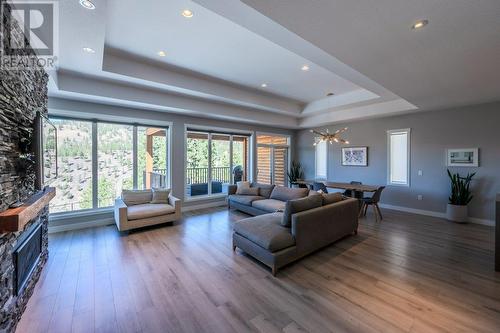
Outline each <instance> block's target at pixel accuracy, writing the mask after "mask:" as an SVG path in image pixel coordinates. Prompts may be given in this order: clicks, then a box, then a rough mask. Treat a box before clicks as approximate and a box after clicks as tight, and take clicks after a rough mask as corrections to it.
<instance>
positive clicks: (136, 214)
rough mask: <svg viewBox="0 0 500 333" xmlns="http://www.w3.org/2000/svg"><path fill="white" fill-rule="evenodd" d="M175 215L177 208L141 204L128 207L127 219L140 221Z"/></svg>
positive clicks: (164, 205) (165, 205)
mask: <svg viewBox="0 0 500 333" xmlns="http://www.w3.org/2000/svg"><path fill="white" fill-rule="evenodd" d="M172 213H175V208H174V207H172V206H170V205H167V204H150V203H147V204H141V205H133V206H130V207H127V219H128V220H129V221H131V220H140V219H146V218H148V217H155V216H162V215H167V214H172Z"/></svg>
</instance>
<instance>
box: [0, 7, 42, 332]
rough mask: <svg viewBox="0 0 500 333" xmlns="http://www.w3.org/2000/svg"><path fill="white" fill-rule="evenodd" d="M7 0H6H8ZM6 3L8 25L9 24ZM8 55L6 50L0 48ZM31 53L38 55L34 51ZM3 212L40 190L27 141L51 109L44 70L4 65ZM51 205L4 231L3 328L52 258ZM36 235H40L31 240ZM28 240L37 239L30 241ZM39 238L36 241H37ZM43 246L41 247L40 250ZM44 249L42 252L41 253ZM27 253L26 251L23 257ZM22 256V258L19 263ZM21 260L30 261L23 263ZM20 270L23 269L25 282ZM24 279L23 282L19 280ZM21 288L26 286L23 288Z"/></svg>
mask: <svg viewBox="0 0 500 333" xmlns="http://www.w3.org/2000/svg"><path fill="white" fill-rule="evenodd" d="M4 2H5V1H4V0H1V3H2V5H3V4H4ZM8 10H10V8H9V7H8V6H7V7H4V11H3V13H2V14H3V16H2V25H4V24H6V18H7V17H8V16H7V15H8V14H9V13H7V11H8ZM11 24H14V25H16V27H17V28H16V29H15V30H16V32H15V33H12V34H9V35H8V36H7V35H4V34H3V29H0V38H1V39H2V44H1V45H4V46H5V47H9V46H10V45H13V44H20V43H22V42H23V40H24V35H23V33H22V32H21V29H20V28H19V26H18V25H17V23H16V22H11ZM0 52H1V54H4V50H3V49H2V50H0ZM31 54H34V53H33V51H31ZM0 77H1V80H0V213H2V212H5V211H7V209H8V208H9V206H10V205H11V204H12V203H14V202H16V201H18V200H20V201H23V202H24V201H26V200H27V199H28V198H30V197H32V196H33V195H34V194H35V171H34V169H33V168H29V167H27V166H26V164H25V163H22V156H23V154H25V153H26V152H25V151H23V149H25V148H23V144H22V141H23V140H26V139H28V140H29V139H31V137H32V134H33V128H34V126H33V122H34V119H35V114H36V112H37V111H39V112H41V113H42V114H47V81H48V76H47V74H46V73H45V72H44V71H42V70H19V71H14V70H3V69H2V70H0ZM47 224H48V208H47V206H43V207H41V209H39V210H37V215H36V216H35V217H34V218H33V219H32V220H31V221H30V222H28V223H27V224H26V225H23V228H22V229H21V230H18V231H5V230H4V231H0V332H13V331H14V330H15V327H16V325H17V323H18V321H19V319H20V317H21V315H22V313H23V311H24V309H25V308H26V304H27V302H28V299H29V297H30V296H31V295H32V293H33V289H34V287H35V284H36V282H37V281H38V279H39V277H40V274H41V271H42V268H43V266H44V265H45V263H46V261H47V258H48V237H47ZM30 237H39V238H38V239H30ZM26 241H31V242H29V243H26ZM33 241H35V243H33ZM38 250H39V251H38ZM36 252H39V253H36ZM22 256H24V257H23V258H22ZM15 260H16V262H17V263H16V262H15ZM19 265H26V267H24V266H23V267H20V266H19ZM16 274H23V276H22V277H23V278H24V279H23V281H21V279H19V276H17V275H16ZM19 282H21V284H22V285H19ZM19 287H20V288H19Z"/></svg>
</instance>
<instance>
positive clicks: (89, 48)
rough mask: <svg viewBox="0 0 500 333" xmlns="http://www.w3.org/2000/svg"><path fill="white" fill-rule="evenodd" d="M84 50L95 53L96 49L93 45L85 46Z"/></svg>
mask: <svg viewBox="0 0 500 333" xmlns="http://www.w3.org/2000/svg"><path fill="white" fill-rule="evenodd" d="M83 51H84V52H87V53H95V50H94V49H93V48H91V47H84V48H83Z"/></svg>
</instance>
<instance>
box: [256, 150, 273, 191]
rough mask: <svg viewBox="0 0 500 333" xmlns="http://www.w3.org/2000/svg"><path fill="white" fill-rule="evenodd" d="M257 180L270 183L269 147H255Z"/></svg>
mask: <svg viewBox="0 0 500 333" xmlns="http://www.w3.org/2000/svg"><path fill="white" fill-rule="evenodd" d="M257 182H258V183H263V184H271V148H269V147H257Z"/></svg>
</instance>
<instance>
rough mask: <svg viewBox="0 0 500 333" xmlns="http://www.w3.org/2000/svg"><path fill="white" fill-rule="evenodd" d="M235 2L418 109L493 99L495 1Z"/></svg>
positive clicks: (497, 47)
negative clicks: (419, 23)
mask: <svg viewBox="0 0 500 333" xmlns="http://www.w3.org/2000/svg"><path fill="white" fill-rule="evenodd" d="M242 1H243V2H244V3H246V4H248V5H250V6H251V7H253V8H255V9H256V10H258V11H259V12H260V13H262V14H263V15H265V16H267V17H269V18H270V19H272V20H274V21H276V22H277V23H279V24H281V25H282V26H284V27H285V28H286V29H288V30H290V31H292V32H294V33H296V34H298V35H299V36H301V37H302V38H304V39H306V40H308V41H309V42H311V43H312V44H314V45H316V46H317V47H319V48H321V49H323V50H325V51H326V52H328V53H329V54H330V55H332V56H334V57H336V58H337V59H339V60H340V61H342V62H344V63H345V64H346V65H348V66H350V67H352V68H353V69H355V70H357V71H359V72H361V73H363V74H364V75H366V76H368V77H370V78H371V79H372V80H375V81H376V82H378V83H379V84H381V85H383V86H384V87H385V88H387V89H389V90H391V91H392V92H394V93H395V94H397V95H398V96H401V97H402V98H404V99H405V100H407V101H409V102H410V103H413V104H414V105H416V106H417V107H419V109H421V110H430V109H436V108H443V107H452V106H458V105H466V104H474V103H481V102H488V101H493V100H499V99H500V1H499V0H474V1H470V0H438V1H436V0H417V1H415V0H377V1H373V0H356V1H340V0H337V1H332V0H314V1H265V0H242ZM421 19H427V20H429V24H428V26H426V27H425V28H423V29H421V30H412V29H410V26H411V25H412V24H413V23H414V22H416V21H417V20H421ZM325 36H327V37H326V38H325Z"/></svg>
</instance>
